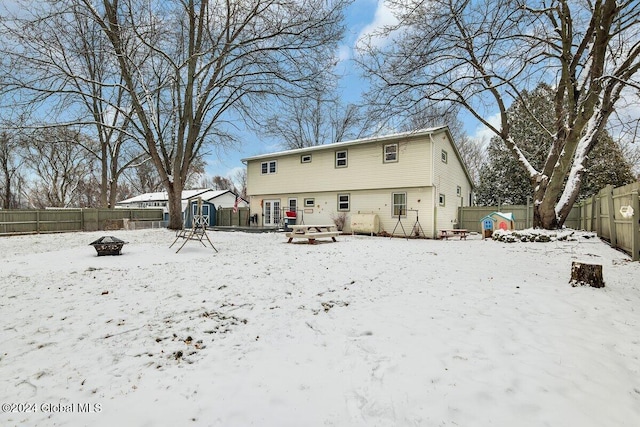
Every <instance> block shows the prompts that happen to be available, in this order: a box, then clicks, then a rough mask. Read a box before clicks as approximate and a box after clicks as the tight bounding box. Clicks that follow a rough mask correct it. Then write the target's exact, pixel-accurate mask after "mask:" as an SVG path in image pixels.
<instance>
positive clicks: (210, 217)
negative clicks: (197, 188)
mask: <svg viewBox="0 0 640 427" xmlns="http://www.w3.org/2000/svg"><path fill="white" fill-rule="evenodd" d="M189 202H190V203H189V204H190V205H191V209H188V210H187V209H185V212H184V215H185V218H184V226H185V228H191V226H192V223H193V216H194V215H197V214H198V199H190V200H189ZM202 216H204V217H205V220H206V222H207V224H208V226H209V227H214V226H215V225H216V206H215V205H214V204H213V203H212V202H210V201H206V200H202Z"/></svg>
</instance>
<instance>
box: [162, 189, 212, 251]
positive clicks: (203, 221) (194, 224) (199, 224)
mask: <svg viewBox="0 0 640 427" xmlns="http://www.w3.org/2000/svg"><path fill="white" fill-rule="evenodd" d="M191 200H193V199H189V209H191ZM197 200H198V202H197V205H196V212H194V214H193V219H192V221H191V228H183V229H182V230H178V232H177V233H176V240H174V241H173V243H172V244H171V246H169V247H170V248H171V247H172V246H173V245H175V244H176V242H177V241H178V240H180V239H184V242H182V245H181V246H180V247H179V248H178V250H177V251H176V253H178V252H180V249H182V248H183V247H184V245H186V244H187V242H188V241H189V240H196V241H198V242H200V243H202V246H204V247H205V248H206V247H207V245H206V244H205V242H204V240H205V239H206V240H207V242H209V244H210V245H211V247H212V248H213V250H214V251H216V253H217V252H218V250H217V249H216V247H215V246H213V243H211V239H209V236H208V235H207V226H208V225H209V216H208V215H203V214H202V197H198V199H197Z"/></svg>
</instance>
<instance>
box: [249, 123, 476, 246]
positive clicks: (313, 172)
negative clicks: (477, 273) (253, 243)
mask: <svg viewBox="0 0 640 427" xmlns="http://www.w3.org/2000/svg"><path fill="white" fill-rule="evenodd" d="M243 162H244V163H245V164H246V165H247V194H248V196H249V203H250V210H251V214H258V217H259V220H258V225H262V226H276V225H280V224H281V219H282V218H283V217H284V212H287V211H296V212H298V215H297V219H296V221H297V222H298V223H300V222H301V221H304V223H305V224H314V223H321V224H325V223H332V222H333V220H334V218H337V217H339V216H346V223H345V228H344V231H347V232H348V231H350V223H351V218H352V217H353V216H354V215H358V214H377V215H378V219H379V228H380V230H377V231H386V232H389V233H391V232H392V231H393V230H394V228H396V226H397V225H398V216H400V220H401V225H402V227H403V228H404V230H405V231H406V233H407V234H410V233H411V232H412V227H413V225H415V223H416V218H417V215H418V214H419V221H420V225H421V227H422V230H423V231H424V234H425V235H426V236H427V237H432V238H435V237H436V236H437V232H438V230H440V229H451V228H455V223H456V221H457V210H458V207H459V206H468V205H470V203H471V200H472V191H473V184H472V181H471V178H470V175H469V173H468V171H467V169H466V167H465V166H464V164H463V162H462V158H461V157H460V153H459V152H458V150H457V149H456V147H455V145H454V143H453V139H452V137H451V133H450V132H449V128H448V127H446V126H444V127H438V128H432V129H423V130H419V131H415V132H406V133H400V134H395V135H388V136H382V137H375V138H367V139H360V140H355V141H347V142H339V143H334V144H326V145H320V146H314V147H309V148H301V149H295V150H288V151H282V152H277V153H272V154H264V155H259V156H254V157H249V158H246V159H243ZM416 211H417V212H416ZM395 234H396V235H398V234H399V235H402V234H403V231H402V229H401V227H397V229H396V230H395ZM421 234H422V233H421Z"/></svg>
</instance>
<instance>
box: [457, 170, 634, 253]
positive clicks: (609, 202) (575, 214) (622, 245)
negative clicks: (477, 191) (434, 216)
mask: <svg viewBox="0 0 640 427" xmlns="http://www.w3.org/2000/svg"><path fill="white" fill-rule="evenodd" d="M639 193H640V182H634V183H633V184H629V185H625V186H623V187H618V188H613V186H611V185H608V186H606V187H605V188H603V189H602V190H600V192H599V193H598V194H596V195H594V196H592V197H589V198H588V199H586V200H583V201H582V202H579V203H576V204H575V206H574V207H573V209H572V210H571V213H570V214H569V217H568V218H567V220H566V221H565V224H564V225H565V226H566V227H568V228H574V229H576V230H586V231H593V232H596V233H597V234H598V236H599V237H601V238H603V239H605V240H607V241H609V243H610V244H611V246H612V247H614V248H617V249H621V250H623V251H625V252H627V253H628V254H630V255H631V258H632V259H633V260H634V261H638V260H640V206H639V205H640V199H639V196H638V194H639ZM495 211H500V212H511V213H513V215H514V217H515V223H516V224H515V227H516V229H519V230H521V229H525V228H531V227H532V226H533V205H531V204H529V205H501V206H465V207H460V208H458V227H459V228H466V229H467V230H469V231H476V232H481V228H482V227H481V224H480V220H481V219H482V218H484V217H485V216H487V215H489V214H490V213H491V212H495ZM631 211H633V215H631V216H629V217H626V216H625V215H628V214H629V213H630V212H631Z"/></svg>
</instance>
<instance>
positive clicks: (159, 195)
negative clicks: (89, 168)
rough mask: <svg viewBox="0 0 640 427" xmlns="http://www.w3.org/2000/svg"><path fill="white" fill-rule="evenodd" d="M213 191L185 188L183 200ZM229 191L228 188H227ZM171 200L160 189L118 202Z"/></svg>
mask: <svg viewBox="0 0 640 427" xmlns="http://www.w3.org/2000/svg"><path fill="white" fill-rule="evenodd" d="M208 191H213V190H211V189H210V188H201V189H198V190H183V191H182V200H189V199H191V198H192V197H196V196H198V195H200V194H203V193H206V192H208ZM225 191H228V190H225ZM167 200H169V196H168V194H167V192H166V191H159V192H156V193H144V194H140V195H139V196H135V197H131V198H130V199H126V200H122V201H120V202H118V203H140V202H164V201H167Z"/></svg>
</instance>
